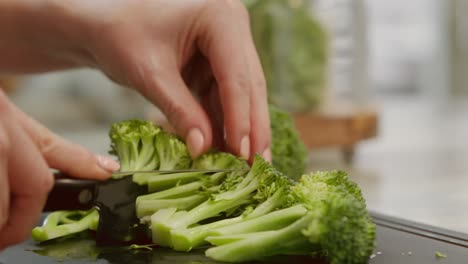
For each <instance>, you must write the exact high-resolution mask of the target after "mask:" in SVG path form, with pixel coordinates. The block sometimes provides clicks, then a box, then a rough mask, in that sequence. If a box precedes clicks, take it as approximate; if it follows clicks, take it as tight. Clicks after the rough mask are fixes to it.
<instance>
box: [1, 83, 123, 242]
mask: <svg viewBox="0 0 468 264" xmlns="http://www.w3.org/2000/svg"><path fill="white" fill-rule="evenodd" d="M50 168H55V169H58V170H61V171H63V172H65V173H67V174H69V175H71V176H74V177H78V178H93V179H106V178H108V177H109V176H110V175H111V173H112V172H113V171H115V170H118V168H119V165H118V163H116V162H115V161H114V160H112V159H110V158H108V157H103V156H95V155H94V154H92V153H90V152H89V151H87V150H86V149H85V148H83V147H81V146H79V145H76V144H73V143H71V142H68V141H66V140H64V139H62V138H61V137H59V136H57V135H55V134H53V133H52V132H50V131H49V130H48V129H46V128H45V127H43V126H42V125H40V124H39V123H38V122H36V121H35V120H33V119H32V118H30V117H29V116H27V115H26V114H25V113H23V112H22V111H20V110H19V109H18V108H17V107H16V106H14V105H13V104H12V103H11V102H10V101H9V100H8V98H7V96H6V95H5V94H4V93H3V92H2V91H1V89H0V250H2V249H4V248H6V247H7V246H9V245H12V244H15V243H18V242H21V241H23V240H24V239H26V238H27V237H28V236H29V234H30V232H31V229H32V227H33V226H35V225H37V224H38V220H39V216H40V214H41V212H42V208H43V206H44V203H45V201H46V199H47V194H48V192H49V191H50V190H51V188H52V186H53V182H54V179H53V175H52V173H51V171H50Z"/></svg>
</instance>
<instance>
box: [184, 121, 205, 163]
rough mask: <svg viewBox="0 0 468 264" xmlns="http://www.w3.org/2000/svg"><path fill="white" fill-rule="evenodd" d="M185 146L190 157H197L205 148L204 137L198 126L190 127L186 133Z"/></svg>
mask: <svg viewBox="0 0 468 264" xmlns="http://www.w3.org/2000/svg"><path fill="white" fill-rule="evenodd" d="M186 138H187V139H186V141H187V148H188V150H189V153H190V156H191V157H192V158H197V157H198V156H200V155H201V154H202V153H203V152H204V150H205V137H204V136H203V133H202V132H201V130H200V129H198V128H192V129H190V130H189V132H188V133H187V137H186Z"/></svg>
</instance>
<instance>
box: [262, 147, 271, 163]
mask: <svg viewBox="0 0 468 264" xmlns="http://www.w3.org/2000/svg"><path fill="white" fill-rule="evenodd" d="M263 158H264V159H266V160H267V161H268V162H270V163H271V150H270V148H267V149H265V151H263Z"/></svg>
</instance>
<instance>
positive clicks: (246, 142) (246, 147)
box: [239, 136, 250, 159]
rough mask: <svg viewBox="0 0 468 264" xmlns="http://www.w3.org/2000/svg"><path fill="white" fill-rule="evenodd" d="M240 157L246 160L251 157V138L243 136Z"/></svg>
mask: <svg viewBox="0 0 468 264" xmlns="http://www.w3.org/2000/svg"><path fill="white" fill-rule="evenodd" d="M239 155H240V156H241V157H242V158H244V159H249V157H250V138H249V136H243V137H242V139H241V141H240V148H239Z"/></svg>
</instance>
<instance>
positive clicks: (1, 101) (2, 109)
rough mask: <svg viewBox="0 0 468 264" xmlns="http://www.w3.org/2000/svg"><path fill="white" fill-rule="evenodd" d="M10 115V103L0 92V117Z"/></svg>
mask: <svg viewBox="0 0 468 264" xmlns="http://www.w3.org/2000/svg"><path fill="white" fill-rule="evenodd" d="M10 114H11V106H10V102H9V100H8V98H7V96H6V95H5V93H4V92H3V91H2V90H0V116H6V115H10Z"/></svg>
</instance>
